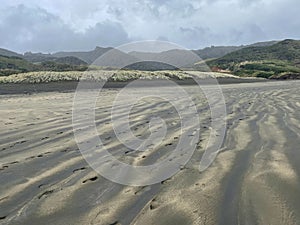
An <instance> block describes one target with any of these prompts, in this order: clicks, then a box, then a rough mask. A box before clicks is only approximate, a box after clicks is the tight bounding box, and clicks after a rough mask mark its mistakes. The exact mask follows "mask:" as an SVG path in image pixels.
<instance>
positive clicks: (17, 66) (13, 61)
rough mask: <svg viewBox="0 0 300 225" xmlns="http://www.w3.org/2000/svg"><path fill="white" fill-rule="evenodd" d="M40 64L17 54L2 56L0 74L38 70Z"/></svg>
mask: <svg viewBox="0 0 300 225" xmlns="http://www.w3.org/2000/svg"><path fill="white" fill-rule="evenodd" d="M37 69H38V66H36V65H34V64H32V63H30V62H28V61H26V60H24V59H22V58H19V57H15V56H11V57H9V56H0V76H7V75H10V74H14V73H24V72H30V71H36V70H37Z"/></svg>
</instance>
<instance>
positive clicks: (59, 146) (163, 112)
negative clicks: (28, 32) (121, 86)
mask: <svg viewBox="0 0 300 225" xmlns="http://www.w3.org/2000/svg"><path fill="white" fill-rule="evenodd" d="M299 85H300V82H297V81H287V82H266V83H251V84H229V85H223V86H222V89H223V92H224V97H225V100H226V103H227V112H228V115H227V128H228V129H227V133H226V138H225V141H224V145H223V148H222V151H221V152H220V153H219V154H218V156H217V158H216V160H215V161H214V163H213V164H212V165H211V166H210V167H209V168H208V169H207V170H206V171H204V172H201V173H200V172H199V171H198V167H199V161H200V159H201V156H202V155H203V153H204V147H205V146H206V143H207V141H208V137H209V133H210V129H209V126H210V123H209V121H210V112H209V111H208V110H207V105H206V104H205V99H204V96H203V94H201V93H200V92H199V90H198V88H196V87H193V86H187V87H184V88H185V89H186V91H187V92H188V93H189V94H190V96H191V97H192V98H193V100H194V102H195V103H196V105H197V108H198V112H199V119H200V122H201V132H200V139H199V140H198V144H197V149H196V151H195V153H194V155H193V157H192V159H191V160H190V161H189V163H188V164H187V165H185V166H184V167H183V168H182V169H181V170H180V171H179V172H178V173H177V174H176V175H174V176H173V177H171V178H170V179H167V180H165V181H163V182H161V183H158V184H154V185H151V186H145V187H130V186H124V185H120V184H115V183H113V182H111V181H109V180H107V179H105V178H103V177H101V176H100V175H99V174H97V173H96V172H95V171H93V169H91V167H90V166H89V165H88V164H87V162H86V161H85V160H84V159H83V157H82V155H81V153H80V151H79V150H78V147H77V144H76V142H75V140H74V135H73V127H72V103H73V98H74V93H72V92H70V93H60V92H51V93H36V94H32V95H0V115H1V121H0V123H1V127H2V129H1V131H0V182H1V187H0V224H22V225H27V224H28V225H33V224H57V225H60V224H61V225H63V224H64V225H65V224H104V225H105V224H107V225H109V224H114V225H116V224H137V225H140V224H143V225H144V224H145V225H147V224H155V225H158V224H170V225H171V224H172V225H173V224H211V225H213V224H228V225H233V224H249V225H253V224H261V225H266V224H272V225H276V224H278V225H279V224H285V225H289V224H299V221H300V201H299V199H300V188H299V187H300V180H299V179H300V154H299V152H298V151H299V146H300V125H299V121H300V114H299V110H300V89H299ZM152 88H153V91H155V88H154V87H152ZM117 93H118V90H117V89H105V90H103V92H102V94H101V101H99V102H98V103H97V108H96V124H97V129H98V132H99V135H100V137H101V138H102V139H103V140H104V145H105V146H106V147H107V148H108V149H109V150H110V152H111V153H112V154H113V155H115V156H116V157H118V158H119V159H120V160H122V161H124V162H128V163H132V164H135V165H149V164H152V163H153V162H155V161H157V160H160V159H162V158H163V157H165V156H166V155H167V154H169V153H170V152H171V151H172V150H173V146H175V145H176V143H177V141H176V140H177V138H178V136H179V132H178V130H179V128H180V118H179V117H178V115H177V114H176V113H175V111H174V108H173V107H172V105H170V104H169V103H167V102H164V101H161V100H158V99H145V100H144V101H141V102H139V103H138V104H136V106H135V107H134V109H133V110H132V114H131V122H132V130H133V133H134V134H135V135H136V136H139V137H147V135H149V130H148V123H149V120H150V118H151V116H152V115H158V116H160V117H162V118H164V119H165V121H166V124H167V126H168V133H167V137H166V138H165V140H164V141H163V142H162V143H161V145H160V146H159V147H158V148H153V149H152V150H150V151H149V152H130V151H128V150H127V149H126V148H124V147H122V145H120V143H119V142H118V140H117V139H116V137H115V135H114V132H113V129H112V126H111V124H110V120H109V117H110V106H111V105H112V99H113V98H114V97H115V96H116V94H117Z"/></svg>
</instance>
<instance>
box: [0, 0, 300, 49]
mask: <svg viewBox="0 0 300 225" xmlns="http://www.w3.org/2000/svg"><path fill="white" fill-rule="evenodd" d="M299 9H300V1H299V0H191V1H187V0H78V1H75V0H64V1H61V0H26V1H25V0H2V1H1V4H0V47H2V48H8V49H11V50H14V51H17V52H26V51H33V52H55V51H59V50H91V49H94V48H95V46H118V45H121V44H124V43H128V42H130V41H139V40H149V39H150V40H157V39H158V40H166V41H170V42H174V43H176V44H179V45H181V46H183V47H186V48H192V49H199V48H202V47H206V46H211V45H240V44H247V43H253V42H257V41H264V40H274V39H276V40H279V39H284V38H294V39H300V38H299V37H300V14H299Z"/></svg>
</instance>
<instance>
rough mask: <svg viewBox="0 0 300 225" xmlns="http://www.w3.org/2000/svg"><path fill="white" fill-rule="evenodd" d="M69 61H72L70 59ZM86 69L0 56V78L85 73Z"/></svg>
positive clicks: (77, 66) (64, 64)
mask: <svg viewBox="0 0 300 225" xmlns="http://www.w3.org/2000/svg"><path fill="white" fill-rule="evenodd" d="M67 60H68V59H67ZM71 60H74V59H73V58H71ZM78 60H79V59H78ZM66 62H67V61H66ZM87 69H88V67H87V66H86V65H72V64H71V63H68V64H67V63H59V62H53V61H45V62H42V63H37V64H33V63H31V62H28V61H26V60H25V59H22V58H19V57H15V56H11V57H9V56H0V76H9V75H11V74H18V73H26V72H34V71H85V70H87Z"/></svg>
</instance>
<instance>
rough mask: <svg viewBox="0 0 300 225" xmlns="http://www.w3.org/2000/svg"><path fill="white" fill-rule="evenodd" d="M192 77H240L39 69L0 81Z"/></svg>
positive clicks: (205, 73) (218, 74) (34, 81)
mask: <svg viewBox="0 0 300 225" xmlns="http://www.w3.org/2000/svg"><path fill="white" fill-rule="evenodd" d="M192 77H196V78H201V79H205V78H208V77H215V78H233V79H240V78H239V77H237V76H234V75H230V74H224V73H208V72H198V71H189V72H185V71H155V72H150V71H127V70H111V71H109V70H93V71H86V72H83V71H66V72H52V71H49V72H47V71H39V72H28V73H20V74H15V75H10V76H3V77H0V83H49V82H59V81H79V80H95V81H112V82H113V81H118V82H122V81H124V82H125V81H130V80H136V79H146V80H153V79H162V80H171V79H172V80H187V79H191V78H192Z"/></svg>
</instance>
